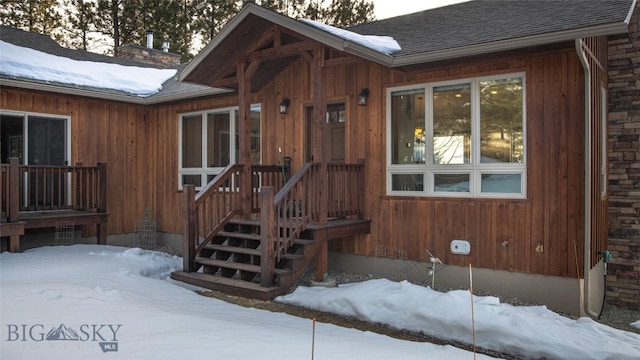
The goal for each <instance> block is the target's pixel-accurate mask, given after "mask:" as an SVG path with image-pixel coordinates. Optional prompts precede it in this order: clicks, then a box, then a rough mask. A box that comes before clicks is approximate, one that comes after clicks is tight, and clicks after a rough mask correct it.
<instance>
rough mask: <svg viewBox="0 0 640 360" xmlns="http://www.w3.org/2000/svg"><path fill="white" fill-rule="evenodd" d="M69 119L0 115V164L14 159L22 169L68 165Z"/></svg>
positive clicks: (17, 114)
mask: <svg viewBox="0 0 640 360" xmlns="http://www.w3.org/2000/svg"><path fill="white" fill-rule="evenodd" d="M69 121H70V118H69V117H61V116H55V115H46V114H35V113H19V112H9V111H0V144H1V145H2V146H1V147H0V162H2V163H7V162H8V161H9V158H11V157H16V158H18V159H19V161H20V163H21V164H25V165H56V166H64V165H68V162H69V157H70V152H71V144H70V142H69V137H70V132H71V130H70V127H69Z"/></svg>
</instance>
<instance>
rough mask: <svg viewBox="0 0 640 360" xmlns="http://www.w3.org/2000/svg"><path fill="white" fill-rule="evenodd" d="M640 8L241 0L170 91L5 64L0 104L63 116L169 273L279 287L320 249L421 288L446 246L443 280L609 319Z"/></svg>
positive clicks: (319, 275)
mask: <svg viewBox="0 0 640 360" xmlns="http://www.w3.org/2000/svg"><path fill="white" fill-rule="evenodd" d="M634 11H635V13H636V14H637V5H636V2H635V1H631V0H613V1H607V2H606V3H605V2H602V1H589V0H587V1H563V2H519V1H482V0H476V1H471V2H466V3H461V4H457V5H451V6H448V7H444V8H438V9H433V10H428V11H423V12H419V13H415V14H409V15H405V16H400V17H396V18H391V19H385V20H381V21H376V22H372V23H368V24H363V25H359V26H354V27H352V28H349V29H346V30H344V29H335V28H331V27H326V26H323V25H321V24H317V23H314V22H311V21H303V20H294V19H291V18H288V17H286V16H282V15H279V14H277V13H274V12H271V11H268V10H265V9H263V8H260V7H259V6H256V5H254V4H251V3H249V4H247V5H245V7H244V8H243V9H242V11H241V12H240V13H239V14H238V15H237V16H236V17H234V18H233V19H232V20H231V21H230V22H229V23H228V24H227V26H226V27H225V28H224V29H223V30H222V31H221V33H220V34H219V35H218V36H217V37H216V38H214V39H213V40H212V42H211V43H210V44H208V46H207V47H206V48H205V49H204V50H203V51H202V52H201V53H200V54H199V55H198V56H197V57H196V58H195V59H194V60H193V61H192V62H191V63H189V64H187V65H186V66H184V67H180V69H179V70H180V71H179V72H177V75H175V78H171V79H169V80H167V81H166V82H165V83H164V84H163V86H162V89H161V90H159V91H158V92H155V93H152V94H144V95H142V96H141V95H140V94H133V93H131V92H127V91H124V90H122V89H116V90H114V89H106V88H101V87H100V86H95V85H94V86H73V85H69V84H61V83H57V82H43V81H38V80H37V79H35V80H34V79H28V78H24V77H19V76H9V77H8V76H6V75H2V78H1V81H2V94H1V95H0V109H1V110H2V112H3V114H5V113H12V114H13V113H15V112H20V113H23V114H24V116H25V117H28V116H31V115H33V116H35V117H39V116H45V115H46V116H54V117H55V116H62V117H65V118H66V119H68V120H67V124H68V125H66V126H67V128H68V129H69V130H68V134H69V136H68V137H67V139H68V140H66V141H67V142H68V144H67V146H68V148H70V151H69V154H70V157H69V159H70V160H71V161H70V163H71V164H75V163H83V164H96V163H98V162H104V163H106V164H107V165H106V168H107V169H108V170H107V175H106V181H105V182H106V185H105V186H106V190H107V194H108V196H107V197H106V209H107V210H108V224H106V228H107V234H108V236H107V239H106V241H107V242H108V243H109V244H127V243H129V244H130V243H131V237H132V234H133V233H134V232H135V230H136V221H137V219H139V218H140V217H141V216H142V214H143V213H144V211H145V210H146V209H150V212H151V213H152V216H153V218H154V219H155V221H156V222H157V228H158V231H159V234H160V236H161V237H162V240H163V241H164V243H165V244H167V243H169V244H176V243H179V244H181V246H182V247H183V258H184V269H183V270H184V271H181V272H176V273H174V274H173V277H174V278H176V279H178V280H182V281H186V282H190V283H193V284H197V285H200V286H204V287H209V288H212V289H220V290H224V291H229V292H233V293H235V294H240V295H244V296H254V297H258V298H271V297H273V296H275V295H277V294H280V293H282V292H285V291H287V290H288V288H289V287H290V286H291V285H292V284H293V283H294V282H295V280H296V279H297V276H299V274H300V273H301V272H302V271H303V270H304V268H305V267H306V266H307V265H308V264H309V263H311V262H312V261H313V262H314V265H315V272H316V280H317V281H323V280H326V279H324V278H323V276H324V275H325V273H326V271H327V269H328V268H332V269H339V270H347V271H360V272H364V273H373V272H377V273H383V274H388V273H392V272H395V273H398V272H401V273H403V274H404V275H406V277H407V278H411V277H412V276H413V277H415V278H421V279H422V280H424V279H425V278H427V277H428V276H429V273H428V271H429V268H431V269H432V268H433V266H435V265H434V262H436V259H437V260H439V262H441V263H442V265H440V264H439V263H438V264H437V268H436V269H435V271H436V274H437V279H436V281H437V282H438V283H439V284H446V285H447V286H452V287H466V286H467V285H468V279H469V271H470V269H473V276H474V286H475V288H476V289H479V290H480V291H490V292H493V293H496V294H500V295H504V296H518V297H521V298H523V299H526V300H529V301H535V302H540V303H544V304H547V305H549V306H550V307H552V308H554V309H557V310H560V311H563V312H568V313H575V314H578V313H582V314H588V315H591V316H596V315H597V313H598V312H599V311H600V308H601V305H602V302H603V295H604V288H605V284H604V276H603V275H604V271H605V262H604V261H603V254H602V253H603V252H604V251H605V250H607V246H608V245H607V238H608V206H609V197H608V195H609V194H608V188H607V179H608V176H609V173H608V166H607V157H608V156H609V154H608V150H607V117H608V116H607V109H608V107H607V106H608V105H607V104H608V100H607V96H608V71H607V50H608V43H609V42H608V36H619V35H620V34H626V33H627V32H628V31H629V24H630V21H631V15H632V14H633V13H634ZM3 32H4V30H3ZM3 41H4V39H3ZM42 50H44V52H47V51H46V50H45V49H42ZM60 51H62V50H60ZM63 56H66V55H63ZM69 57H71V55H69ZM92 61H100V60H92ZM112 61H114V62H116V63H119V62H120V61H124V60H121V59H112ZM118 65H127V64H125V63H119V64H118ZM138 66H139V64H138ZM144 67H145V68H155V67H152V66H150V65H147V66H144ZM156 70H158V71H159V70H161V69H156ZM165 70H166V69H165ZM141 71H142V70H141ZM27 121H28V119H27ZM3 160H4V159H3ZM26 164H27V165H30V163H26ZM5 197H8V195H6V193H3V199H4V198H5ZM25 197H26V196H25ZM18 200H19V199H18ZM3 204H4V200H3ZM4 209H5V207H4V205H3V211H4ZM3 229H4V228H3ZM3 231H4V230H3ZM85 234H86V235H91V234H92V233H91V230H85ZM3 235H4V233H3ZM27 242H28V240H26V236H25V239H23V244H26V243H27ZM409 269H410V270H411V271H409ZM532 285H533V286H532Z"/></svg>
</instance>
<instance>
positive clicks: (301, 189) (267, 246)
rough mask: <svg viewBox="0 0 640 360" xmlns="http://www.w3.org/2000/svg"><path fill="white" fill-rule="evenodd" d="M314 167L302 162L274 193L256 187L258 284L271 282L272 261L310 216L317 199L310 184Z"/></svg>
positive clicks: (284, 250) (273, 273) (274, 261)
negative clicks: (259, 203)
mask: <svg viewBox="0 0 640 360" xmlns="http://www.w3.org/2000/svg"><path fill="white" fill-rule="evenodd" d="M317 169H318V167H317V166H314V165H313V164H311V163H306V164H304V165H303V166H302V168H300V169H299V170H298V171H297V172H296V173H295V174H294V175H293V176H292V177H291V178H290V179H289V181H287V183H286V184H285V185H284V186H283V187H282V189H280V191H278V193H277V194H275V195H274V188H273V187H271V186H267V187H262V188H261V190H260V194H261V214H260V218H261V224H260V227H261V229H262V232H261V234H260V236H261V238H260V248H261V260H260V266H261V271H260V285H261V286H264V287H268V286H272V285H273V280H274V278H275V264H276V263H278V262H279V261H280V260H281V259H282V256H283V255H284V254H285V253H286V252H287V249H288V248H289V247H291V246H292V245H293V242H294V241H295V240H296V239H297V238H298V237H299V236H300V233H301V232H302V230H304V228H305V226H306V225H307V224H309V223H310V222H311V220H312V215H311V214H312V209H313V208H314V207H315V206H314V202H317V199H316V198H315V196H313V192H312V191H311V189H310V188H311V187H313V178H314V177H315V174H316V173H317Z"/></svg>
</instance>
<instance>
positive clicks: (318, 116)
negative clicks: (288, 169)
mask: <svg viewBox="0 0 640 360" xmlns="http://www.w3.org/2000/svg"><path fill="white" fill-rule="evenodd" d="M323 68H324V46H322V45H321V46H318V47H317V48H315V49H314V51H313V69H312V71H313V123H314V125H315V130H316V131H315V132H314V133H313V136H314V139H313V140H314V141H313V155H314V159H315V161H316V162H319V163H320V169H319V173H318V184H317V188H316V189H317V191H318V193H317V194H314V195H315V196H316V199H318V202H319V203H318V210H319V212H320V213H319V214H318V224H319V225H325V224H326V223H327V211H328V209H329V203H328V201H329V183H328V174H327V158H328V157H327V152H328V150H329V149H325V146H323V145H324V140H325V139H326V138H327V136H326V131H327V130H326V126H325V122H326V119H325V110H326V99H325V95H324V82H323V76H322V75H323ZM319 241H320V244H319V246H320V249H319V251H318V252H317V253H316V257H315V274H314V277H315V280H316V281H323V280H324V277H325V274H326V273H327V271H328V268H329V265H328V264H329V259H328V251H327V240H326V239H322V240H319Z"/></svg>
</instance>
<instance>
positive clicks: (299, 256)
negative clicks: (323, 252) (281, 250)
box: [282, 254, 304, 260]
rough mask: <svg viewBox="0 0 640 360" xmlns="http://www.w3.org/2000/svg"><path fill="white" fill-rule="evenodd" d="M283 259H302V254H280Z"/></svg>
mask: <svg viewBox="0 0 640 360" xmlns="http://www.w3.org/2000/svg"><path fill="white" fill-rule="evenodd" d="M282 258H283V259H286V260H301V259H304V255H301V254H284V255H282Z"/></svg>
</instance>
